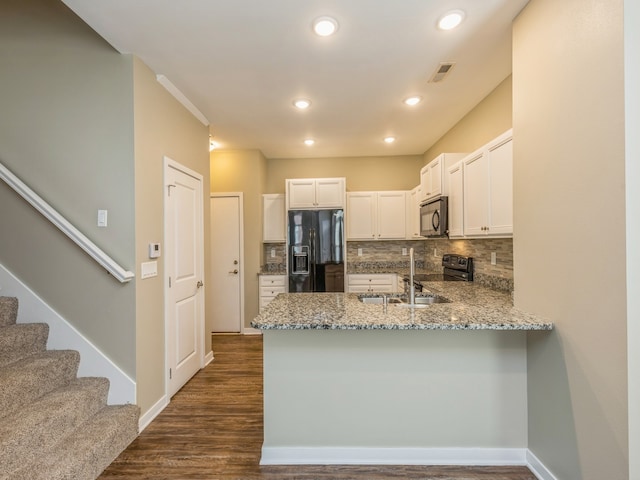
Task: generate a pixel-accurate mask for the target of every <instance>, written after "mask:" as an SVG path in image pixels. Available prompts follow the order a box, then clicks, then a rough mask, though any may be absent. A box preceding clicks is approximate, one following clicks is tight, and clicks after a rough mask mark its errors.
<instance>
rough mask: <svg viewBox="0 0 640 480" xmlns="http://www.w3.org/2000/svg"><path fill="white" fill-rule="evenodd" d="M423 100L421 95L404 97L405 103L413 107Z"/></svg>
mask: <svg viewBox="0 0 640 480" xmlns="http://www.w3.org/2000/svg"><path fill="white" fill-rule="evenodd" d="M421 101H422V97H421V96H420V95H413V96H412V97H408V98H405V99H404V103H405V104H407V105H409V106H411V107H413V106H414V105H417V104H419V103H420V102H421Z"/></svg>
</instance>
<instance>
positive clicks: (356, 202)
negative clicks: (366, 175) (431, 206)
mask: <svg viewBox="0 0 640 480" xmlns="http://www.w3.org/2000/svg"><path fill="white" fill-rule="evenodd" d="M406 208H407V192H405V191H404V190H402V191H388V192H349V193H347V213H346V221H347V239H348V240H388V239H403V238H406Z"/></svg>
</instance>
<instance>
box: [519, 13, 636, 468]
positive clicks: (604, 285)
mask: <svg viewBox="0 0 640 480" xmlns="http://www.w3.org/2000/svg"><path fill="white" fill-rule="evenodd" d="M622 7H623V1H622V0H603V1H600V2H584V1H581V0H566V1H563V2H557V1H554V0H532V1H531V2H530V3H529V4H528V6H527V7H526V8H525V9H524V11H523V12H522V13H521V14H520V16H519V17H518V18H517V19H516V21H515V23H514V30H513V32H514V37H513V58H514V64H513V78H514V84H513V92H514V101H513V107H514V114H513V120H514V122H513V123H514V125H513V128H514V159H515V163H514V197H515V198H514V223H515V224H514V230H515V232H514V273H515V303H516V306H517V307H519V308H521V309H524V310H528V311H531V312H534V313H536V314H538V315H541V316H543V317H546V318H548V319H550V320H551V321H553V322H554V324H555V327H556V328H555V330H554V331H553V332H552V333H550V334H548V333H547V334H532V335H529V340H528V352H529V354H528V390H529V448H530V449H531V451H532V452H533V453H534V454H535V455H536V456H537V457H538V458H539V459H540V460H541V461H542V462H543V463H544V464H545V465H546V466H547V467H548V468H549V469H550V470H551V471H552V472H553V473H554V474H555V475H556V477H557V478H559V479H582V480H600V479H603V478H607V479H620V480H622V479H627V478H629V477H628V467H627V463H628V457H629V455H628V451H627V421H628V417H627V356H626V353H627V352H626V342H627V338H626V321H627V320H626V311H625V305H626V297H625V254H624V252H625V197H624V195H625V191H624V165H625V163H624V154H625V152H624V123H623V122H624V97H623V95H624V88H623V87H624V85H623V29H622V26H623V16H622V15H623V8H622ZM603 65H606V68H603ZM614 255H615V256H617V257H616V258H618V261H616V262H612V258H614V257H613V256H614ZM576 261H578V262H579V263H576Z"/></svg>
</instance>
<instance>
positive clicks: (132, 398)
mask: <svg viewBox="0 0 640 480" xmlns="http://www.w3.org/2000/svg"><path fill="white" fill-rule="evenodd" d="M0 295H3V296H9V297H17V298H18V301H19V308H18V323H35V322H37V323H47V324H48V325H49V340H48V342H47V348H48V349H52V350H64V349H69V350H77V351H78V352H79V353H80V367H79V368H78V376H79V377H106V378H108V379H109V382H110V388H109V397H108V400H107V402H108V403H109V404H110V405H115V404H123V403H136V382H135V381H134V380H133V379H132V378H131V377H129V376H128V375H127V374H126V373H125V372H123V371H122V370H121V369H120V367H118V366H117V365H116V364H115V363H113V362H112V361H111V360H110V359H109V358H108V357H107V356H105V355H104V354H103V353H102V352H101V351H100V350H99V349H98V348H97V347H96V346H95V345H94V344H93V343H92V342H91V341H90V340H88V339H87V338H86V337H85V336H84V335H82V334H81V333H80V332H79V331H78V330H76V328H75V327H74V326H73V325H71V324H70V323H69V322H68V321H67V320H65V319H64V318H62V316H61V315H60V314H58V313H57V312H56V311H55V310H53V309H52V308H51V307H49V305H47V304H46V302H45V301H44V300H42V299H41V298H40V297H39V296H38V295H37V294H36V293H35V292H34V291H33V290H31V289H30V288H29V287H27V286H26V285H25V284H24V283H22V282H21V281H20V280H19V279H18V278H17V277H16V276H14V275H13V274H12V273H11V272H10V271H9V270H7V269H6V268H5V267H4V266H3V265H0Z"/></svg>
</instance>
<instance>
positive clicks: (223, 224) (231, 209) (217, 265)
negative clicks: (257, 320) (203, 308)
mask: <svg viewBox="0 0 640 480" xmlns="http://www.w3.org/2000/svg"><path fill="white" fill-rule="evenodd" d="M242 200H243V196H242V193H214V194H211V279H212V284H211V288H212V289H213V290H212V291H213V294H212V298H213V302H212V305H211V308H210V312H211V316H212V322H213V332H214V333H242V330H243V325H244V267H243V266H244V256H243V245H244V238H243V228H242V225H243V202H242Z"/></svg>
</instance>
